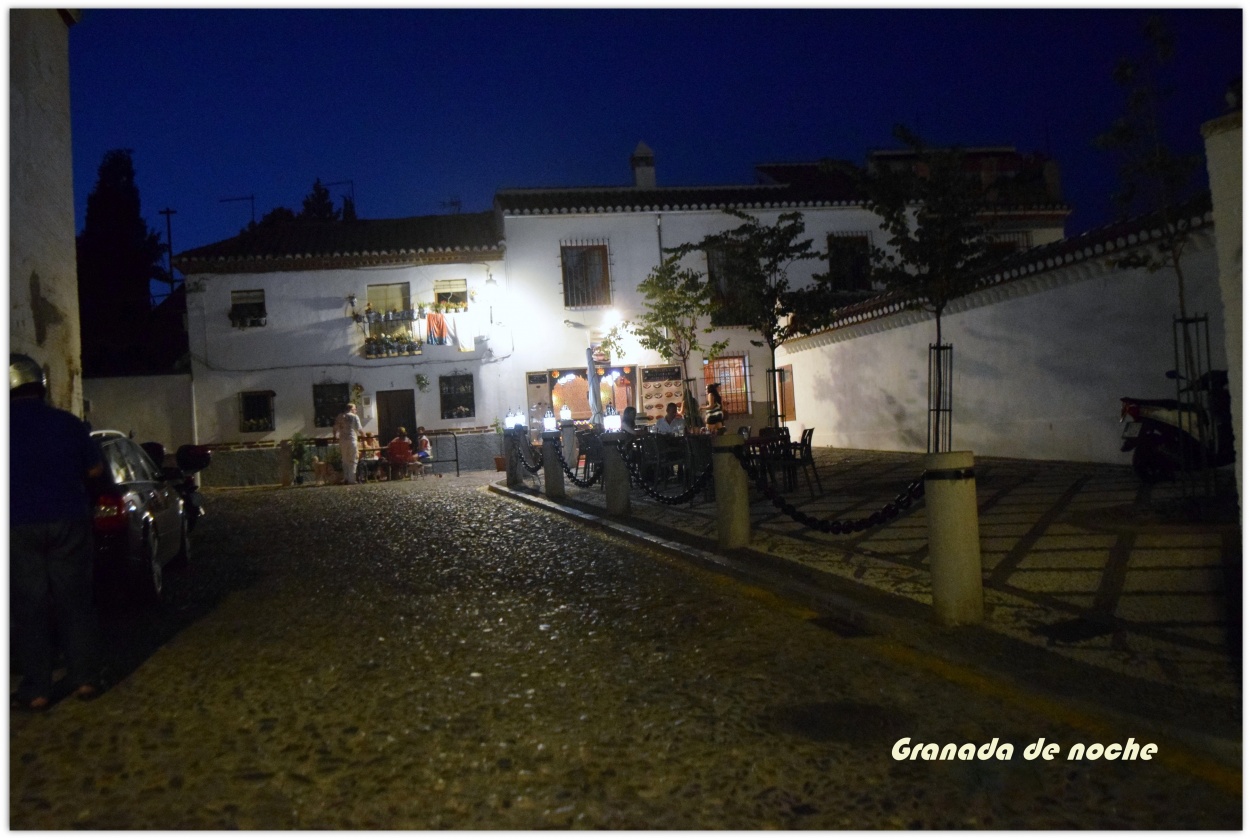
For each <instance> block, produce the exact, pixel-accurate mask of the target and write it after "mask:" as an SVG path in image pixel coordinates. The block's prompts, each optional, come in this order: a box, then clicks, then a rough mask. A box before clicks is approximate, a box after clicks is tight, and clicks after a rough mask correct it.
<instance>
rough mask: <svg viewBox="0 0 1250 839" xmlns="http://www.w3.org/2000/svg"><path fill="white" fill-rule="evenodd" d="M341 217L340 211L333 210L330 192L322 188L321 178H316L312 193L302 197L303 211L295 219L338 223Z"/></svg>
mask: <svg viewBox="0 0 1250 839" xmlns="http://www.w3.org/2000/svg"><path fill="white" fill-rule="evenodd" d="M353 209H354V208H353ZM341 215H342V213H341V211H339V210H336V209H334V199H333V198H331V197H330V190H329V189H327V188H326V187H324V186H322V184H321V178H317V180H316V181H314V182H313V188H312V192H310V193H308V195H306V196H304V209H302V210H300V213H299V216H298V217H297V218H299V220H300V221H338V220H339V218H340V217H341Z"/></svg>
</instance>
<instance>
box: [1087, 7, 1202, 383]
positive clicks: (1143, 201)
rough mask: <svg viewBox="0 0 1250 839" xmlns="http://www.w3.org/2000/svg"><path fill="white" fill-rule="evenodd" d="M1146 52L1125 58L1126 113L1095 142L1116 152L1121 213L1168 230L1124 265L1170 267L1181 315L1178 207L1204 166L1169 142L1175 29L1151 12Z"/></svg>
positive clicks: (1119, 67) (1120, 80)
mask: <svg viewBox="0 0 1250 839" xmlns="http://www.w3.org/2000/svg"><path fill="white" fill-rule="evenodd" d="M1142 35H1143V37H1144V38H1145V41H1146V50H1145V55H1144V56H1142V57H1138V58H1121V59H1120V60H1119V62H1117V64H1116V67H1115V70H1114V71H1113V74H1112V75H1113V78H1114V79H1115V81H1116V83H1117V84H1118V85H1119V86H1120V87H1121V88H1122V89H1123V90H1124V95H1125V103H1124V114H1123V115H1122V116H1120V117H1119V118H1118V119H1116V121H1115V122H1114V123H1113V124H1112V126H1111V128H1109V129H1108V130H1107V131H1106V132H1105V133H1103V134H1101V135H1099V136H1098V137H1097V138H1096V139H1095V141H1094V143H1095V145H1096V146H1098V147H1099V148H1101V149H1104V150H1106V151H1109V152H1111V153H1112V155H1113V156H1114V157H1115V158H1116V161H1117V168H1118V171H1119V176H1120V188H1119V189H1118V190H1117V192H1116V194H1115V196H1114V198H1115V202H1116V204H1117V205H1118V209H1119V213H1120V215H1121V217H1128V216H1131V215H1135V214H1138V213H1154V214H1155V215H1156V218H1157V223H1158V225H1159V229H1160V230H1161V231H1162V233H1163V236H1162V237H1161V238H1160V240H1159V242H1158V243H1157V246H1156V247H1154V248H1151V249H1142V250H1141V251H1137V252H1135V253H1133V254H1130V255H1129V256H1128V257H1126V258H1124V259H1122V260H1120V261H1119V262H1118V263H1117V264H1118V265H1119V266H1120V267H1144V268H1146V269H1147V270H1149V271H1159V270H1171V271H1172V272H1173V273H1174V275H1175V277H1176V294H1177V301H1178V304H1179V306H1180V318H1181V320H1182V321H1186V320H1187V319H1188V317H1189V314H1188V309H1187V307H1186V303H1185V272H1184V269H1183V267H1182V266H1181V256H1182V255H1183V253H1184V251H1185V246H1186V244H1187V243H1188V241H1189V230H1188V227H1187V223H1188V216H1187V214H1186V215H1182V214H1181V213H1180V212H1178V209H1179V206H1180V204H1181V203H1182V201H1183V200H1184V199H1185V198H1188V197H1190V195H1191V194H1192V193H1194V192H1196V191H1197V188H1198V184H1197V183H1196V181H1197V179H1198V175H1199V174H1200V172H1201V171H1202V162H1203V161H1202V156H1201V155H1177V154H1175V153H1174V152H1172V150H1171V149H1170V148H1169V147H1168V144H1167V140H1166V138H1165V137H1164V135H1163V131H1162V126H1161V119H1160V115H1161V113H1162V111H1163V108H1164V105H1165V103H1166V100H1167V99H1168V98H1169V96H1170V95H1171V91H1170V90H1168V89H1167V88H1166V87H1164V85H1163V81H1162V79H1163V76H1164V74H1165V70H1166V67H1167V65H1168V63H1169V62H1170V61H1171V59H1172V56H1173V49H1174V48H1173V43H1172V35H1171V32H1170V31H1169V30H1168V28H1167V26H1166V25H1165V24H1164V23H1163V20H1162V19H1161V18H1159V17H1158V16H1154V15H1152V16H1151V17H1149V18H1148V19H1147V20H1146V22H1145V24H1144V25H1143V26H1142ZM1182 334H1183V335H1184V342H1183V343H1184V352H1183V355H1184V361H1185V365H1186V370H1185V374H1186V376H1187V377H1188V378H1190V379H1191V380H1194V379H1196V378H1197V376H1198V374H1199V371H1198V370H1197V369H1196V368H1197V363H1196V359H1195V358H1194V351H1193V348H1192V346H1191V344H1190V336H1189V332H1188V330H1187V329H1185V330H1182Z"/></svg>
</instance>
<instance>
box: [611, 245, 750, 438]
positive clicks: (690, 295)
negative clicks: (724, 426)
mask: <svg viewBox="0 0 1250 839" xmlns="http://www.w3.org/2000/svg"><path fill="white" fill-rule="evenodd" d="M680 263H681V257H680V256H677V255H675V254H674V255H670V256H667V257H665V259H664V261H663V262H662V263H660V264H659V265H657V266H656V267H655V268H653V269H652V270H651V273H650V274H648V275H647V277H646V279H644V280H643V281H642V282H641V283H639V284H638V290H639V291H640V292H642V295H643V301H644V305H645V306H646V311H644V312H643V314H642V316H641V317H640V318H639V319H638V321H637V322H633V321H626V322H625V323H623V324H621V325H620V326H615V327H613V328H612V329H611V331H609V332H608V334H607V335H606V336H605V337H604V340H603V344H604V346H605V347H606V348H607V349H610V350H612V351H613V352H614V353H617V354H620V353H622V352H623V347H622V345H621V342H622V341H623V339H624V337H625V334H626V333H633V335H634V336H635V337H636V338H637V339H638V344H639V346H641V347H642V348H643V349H644V350H651V351H653V352H657V353H659V354H660V355H662V356H664V358H666V359H669V360H676V361H677V362H679V363H680V364H681V375H682V381H683V382H688V381H689V380H690V379H689V367H688V365H689V361H690V356H691V355H693V354H694V353H701V354H702V355H703V356H704V357H705V358H715V357H716V356H717V355H718V354H719V353H721V352H723V351H724V349H725V347H726V346H727V345H728V343H729V342H728V341H716V342H715V343H712V344H709V345H707V346H703V344H702V343H701V340H700V336H702V335H706V334H709V333H710V332H711V331H712V329H711V327H709V326H703V325H702V324H703V323H706V321H707V319H708V318H709V317H710V315H711V313H712V300H711V290H710V289H709V287H708V285H707V283H706V282H705V281H704V276H703V275H702V274H700V273H699V272H697V271H695V270H693V269H691V268H682V267H680ZM684 390H685V392H684V394H683V399H684V401H685V403H686V404H685V409H684V411H685V413H684V415H685V416H686V418H687V419H688V421H690V422H691V424H693V423H694V422H695V421H696V419H697V416H698V403H697V401H696V400H695V399H694V397H693V396H692V395H691V393H690V388H689V387H685V388H684Z"/></svg>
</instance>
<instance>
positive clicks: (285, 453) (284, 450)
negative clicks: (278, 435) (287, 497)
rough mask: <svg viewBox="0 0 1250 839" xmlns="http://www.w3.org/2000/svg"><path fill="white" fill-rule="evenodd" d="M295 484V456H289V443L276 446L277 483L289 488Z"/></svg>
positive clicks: (286, 441)
mask: <svg viewBox="0 0 1250 839" xmlns="http://www.w3.org/2000/svg"><path fill="white" fill-rule="evenodd" d="M294 482H295V456H294V455H293V454H291V441H290V440H283V441H282V442H281V443H279V444H278V483H280V484H282V485H283V486H284V487H289V486H290V485H291V484H292V483H294Z"/></svg>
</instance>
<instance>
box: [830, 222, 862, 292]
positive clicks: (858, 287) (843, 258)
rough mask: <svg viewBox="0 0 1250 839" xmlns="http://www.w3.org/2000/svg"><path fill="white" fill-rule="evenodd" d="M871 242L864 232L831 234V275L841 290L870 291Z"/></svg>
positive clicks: (835, 286)
mask: <svg viewBox="0 0 1250 839" xmlns="http://www.w3.org/2000/svg"><path fill="white" fill-rule="evenodd" d="M870 250H871V244H870V242H869V240H868V236H867V235H866V234H863V233H830V234H829V277H830V279H831V280H832V281H833V287H834V288H835V289H837V290H839V291H870V290H871V289H872V264H871V261H870V257H869V252H870Z"/></svg>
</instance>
